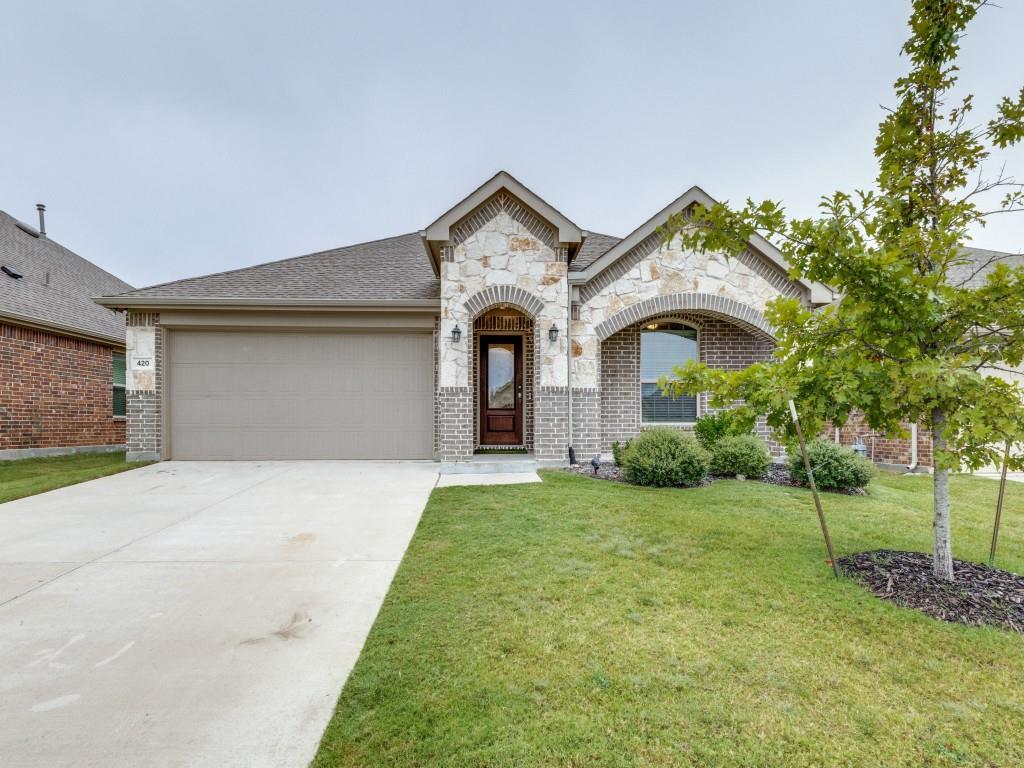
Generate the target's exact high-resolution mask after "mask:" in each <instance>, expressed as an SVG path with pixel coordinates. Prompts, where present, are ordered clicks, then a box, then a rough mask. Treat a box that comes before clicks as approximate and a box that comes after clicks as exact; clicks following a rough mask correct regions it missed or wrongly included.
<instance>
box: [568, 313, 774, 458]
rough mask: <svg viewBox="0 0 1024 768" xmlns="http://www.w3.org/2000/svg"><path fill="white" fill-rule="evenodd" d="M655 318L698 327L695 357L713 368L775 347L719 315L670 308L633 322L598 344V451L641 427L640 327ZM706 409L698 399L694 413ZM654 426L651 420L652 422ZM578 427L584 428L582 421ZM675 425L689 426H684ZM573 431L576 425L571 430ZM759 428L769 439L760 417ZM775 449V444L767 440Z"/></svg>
mask: <svg viewBox="0 0 1024 768" xmlns="http://www.w3.org/2000/svg"><path fill="white" fill-rule="evenodd" d="M654 320H663V321H667V320H673V321H678V322H682V323H685V324H687V325H690V326H692V327H694V328H696V329H697V331H698V334H699V348H698V354H699V358H700V361H701V362H703V363H706V364H707V365H709V366H712V367H715V368H722V369H725V370H741V369H743V368H746V367H747V366H749V365H752V364H753V363H755V362H758V361H761V360H766V359H768V358H769V357H770V356H771V353H772V350H773V349H774V347H775V343H774V341H772V339H771V338H769V337H768V336H766V335H764V334H761V333H755V332H753V331H750V330H748V329H746V328H742V327H740V326H739V325H736V324H735V323H731V322H729V321H728V320H725V319H723V318H720V317H715V316H712V315H701V314H692V313H671V314H668V315H660V316H657V317H654V318H648V319H646V320H644V321H643V322H640V323H634V324H633V325H630V326H629V327H627V328H624V329H623V330H621V331H619V332H618V333H615V334H613V335H612V336H610V337H609V338H608V339H606V340H605V341H604V342H602V344H601V366H600V370H601V391H600V392H601V393H600V408H599V413H600V450H601V451H602V452H605V453H607V452H609V451H610V450H611V447H612V443H614V442H620V443H623V442H625V441H626V440H629V439H630V438H632V437H635V436H636V435H637V434H639V432H640V428H641V422H640V332H641V329H642V328H643V326H644V325H646V324H647V323H649V322H652V321H654ZM707 412H708V405H707V396H706V395H701V396H700V397H699V398H698V414H703V413H707ZM652 426H656V425H652ZM580 428H581V429H583V428H585V427H584V425H583V424H581V425H580ZM680 429H683V430H686V431H689V430H690V429H692V428H691V427H688V426H681V427H680ZM574 431H575V430H574ZM757 431H758V433H759V434H760V435H761V436H762V437H763V438H765V440H768V437H769V430H768V428H767V426H766V425H765V424H764V422H763V421H761V422H760V423H759V424H758V427H757ZM769 445H770V447H771V448H772V451H773V453H774V454H776V455H779V453H780V448H779V446H777V445H775V444H774V443H771V441H769Z"/></svg>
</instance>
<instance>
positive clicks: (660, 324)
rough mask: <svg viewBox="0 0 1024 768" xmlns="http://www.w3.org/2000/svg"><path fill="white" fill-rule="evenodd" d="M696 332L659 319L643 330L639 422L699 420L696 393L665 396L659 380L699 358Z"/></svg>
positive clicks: (641, 337)
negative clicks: (688, 361)
mask: <svg viewBox="0 0 1024 768" xmlns="http://www.w3.org/2000/svg"><path fill="white" fill-rule="evenodd" d="M697 359H699V358H698V352H697V331H696V329H694V328H691V327H690V326H688V325H683V324H682V323H674V322H665V321H656V322H651V323H647V324H646V325H644V327H643V328H642V329H641V331H640V421H641V422H642V423H644V424H692V423H693V422H695V421H696V420H697V398H696V397H695V396H694V395H683V396H682V397H676V398H672V397H665V396H664V395H663V394H662V393H661V389H659V388H658V385H657V381H658V379H660V378H661V377H662V376H672V371H673V369H674V368H675V367H676V366H677V365H682V364H683V363H685V362H686V361H687V360H697Z"/></svg>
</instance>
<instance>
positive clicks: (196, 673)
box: [0, 462, 437, 768]
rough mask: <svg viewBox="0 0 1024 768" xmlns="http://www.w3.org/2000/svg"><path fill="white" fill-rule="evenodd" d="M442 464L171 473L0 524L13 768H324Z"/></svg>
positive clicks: (73, 493) (183, 468) (185, 468)
mask: <svg viewBox="0 0 1024 768" xmlns="http://www.w3.org/2000/svg"><path fill="white" fill-rule="evenodd" d="M436 480H437V469H436V466H435V465H433V464H430V463H422V464H417V463H408V464H391V463H380V464H368V463H347V462H241V463H236V462H231V463H226V462H225V463H220V462H203V463H174V462H171V463H165V464H157V465H153V466H150V467H145V468H143V469H139V470H134V471H131V472H127V473H124V474H121V475H115V476H113V477H109V478H103V479H100V480H94V481H92V482H89V483H83V484H81V485H77V486H72V487H69V488H62V489H60V490H57V491H51V492H50V493H45V494H42V495H39V496H34V497H31V498H27V499H21V500H19V501H14V502H9V503H7V504H3V505H0V764H2V765H4V766H12V768H14V767H15V766H17V768H32V767H33V766H40V767H42V766H46V768H59V767H61V766H76V767H77V768H85V766H103V768H116V767H118V766H132V768H147V767H148V766H190V767H193V766H211V767H213V766H216V767H217V768H228V767H229V766H239V767H241V766H245V768H256V767H258V766H273V767H274V768H287V767H289V766H303V767H305V766H306V765H307V763H308V762H309V760H310V759H311V758H312V756H313V754H314V752H315V750H316V747H317V744H318V742H319V739H320V736H321V735H322V733H323V729H324V727H325V725H326V724H327V721H328V718H329V717H330V714H331V712H332V710H333V707H334V704H335V701H336V699H337V697H338V694H339V692H340V691H341V687H342V684H343V683H344V681H345V678H346V677H347V675H348V673H349V671H350V669H351V668H352V665H353V664H354V663H355V660H356V658H357V656H358V654H359V651H360V649H361V647H362V645H363V642H364V640H365V638H366V634H367V632H368V631H369V629H370V626H371V624H372V623H373V620H374V618H375V617H376V615H377V611H378V609H379V607H380V604H381V601H382V600H383V598H384V595H385V594H386V593H387V590H388V586H389V584H390V582H391V579H392V576H393V575H394V573H395V570H396V568H397V566H398V562H399V560H400V559H401V557H402V555H403V553H404V552H405V548H406V546H407V544H408V542H409V540H410V538H411V536H412V533H413V531H414V530H415V528H416V524H417V522H418V520H419V517H420V513H421V511H422V509H423V505H424V503H425V502H426V500H427V497H428V496H429V494H430V491H431V489H432V488H433V487H434V484H435V482H436Z"/></svg>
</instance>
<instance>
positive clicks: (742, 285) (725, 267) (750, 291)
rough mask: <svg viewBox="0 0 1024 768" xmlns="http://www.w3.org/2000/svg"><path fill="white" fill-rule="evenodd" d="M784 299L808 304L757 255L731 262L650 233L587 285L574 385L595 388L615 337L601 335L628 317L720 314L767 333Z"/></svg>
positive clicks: (577, 326) (578, 323)
mask: <svg viewBox="0 0 1024 768" xmlns="http://www.w3.org/2000/svg"><path fill="white" fill-rule="evenodd" d="M779 295H785V296H794V297H798V298H802V299H805V300H806V299H807V298H808V297H807V292H806V290H805V289H804V288H803V287H802V286H800V285H798V284H796V283H793V282H792V281H790V280H789V278H788V276H787V275H786V273H785V272H784V271H783V270H781V269H779V268H778V267H777V266H775V265H774V264H771V263H770V262H768V261H767V260H766V259H764V258H763V257H761V256H760V255H758V254H756V253H753V252H751V251H746V252H744V253H742V254H740V255H739V256H737V257H734V258H729V259H727V258H726V257H725V256H723V255H722V254H718V253H713V252H707V253H700V252H698V251H691V250H687V249H684V248H683V247H682V245H681V243H680V242H679V239H678V238H676V239H675V240H673V241H672V242H671V243H668V244H667V245H663V244H662V243H661V240H660V237H659V236H658V235H657V233H655V234H652V235H651V236H650V237H648V238H646V239H645V240H643V241H642V242H640V243H638V244H637V245H636V246H635V247H633V248H632V249H631V250H630V251H628V252H627V253H626V254H624V255H623V256H622V258H621V259H620V260H619V261H617V262H616V263H615V264H613V265H612V266H610V267H608V269H606V270H605V271H604V272H602V273H600V274H598V275H596V276H595V277H594V278H593V279H592V280H591V281H590V282H589V283H587V284H586V285H583V286H581V288H580V301H581V304H580V307H579V315H578V318H579V319H578V320H577V319H575V309H574V320H573V330H572V336H573V340H574V341H575V342H576V343H577V344H578V345H579V347H578V353H579V354H577V349H576V348H574V350H573V353H574V355H573V356H574V363H573V384H574V385H576V386H580V387H584V388H586V387H594V386H597V383H598V381H599V379H600V378H602V377H601V375H600V373H599V365H598V360H599V359H600V347H601V343H602V342H603V341H605V340H606V339H607V338H608V336H609V335H610V333H608V332H605V333H602V329H604V328H606V327H607V325H609V324H612V325H614V324H615V319H617V318H620V317H623V313H633V314H634V315H637V316H635V317H633V318H631V322H632V321H639V320H643V319H645V317H653V316H655V315H657V314H661V313H664V312H665V311H669V310H672V311H686V310H691V311H695V310H700V311H702V312H703V311H709V312H718V313H719V314H720V315H728V316H732V317H736V318H738V319H740V320H743V321H745V322H746V323H747V324H748V325H750V326H752V327H757V328H761V329H762V330H769V329H768V328H767V324H766V322H765V321H764V315H763V312H764V309H765V307H766V306H767V304H768V302H769V301H770V300H771V299H774V298H775V297H777V296H779ZM625 317H629V315H628V314H627V315H625ZM614 330H618V328H615V329H614Z"/></svg>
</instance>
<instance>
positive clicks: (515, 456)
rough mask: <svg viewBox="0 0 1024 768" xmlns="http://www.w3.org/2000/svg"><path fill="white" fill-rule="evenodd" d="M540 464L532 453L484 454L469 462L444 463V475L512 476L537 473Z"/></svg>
mask: <svg viewBox="0 0 1024 768" xmlns="http://www.w3.org/2000/svg"><path fill="white" fill-rule="evenodd" d="M539 466H540V463H539V462H538V461H537V459H535V458H534V456H533V454H532V453H510V454H505V455H501V454H497V453H482V454H479V455H477V456H474V457H473V458H472V459H469V460H467V461H442V462H441V468H440V470H439V471H440V473H441V474H442V475H470V474H471V475H510V474H516V473H520V472H536V471H537V468H538V467H539Z"/></svg>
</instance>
